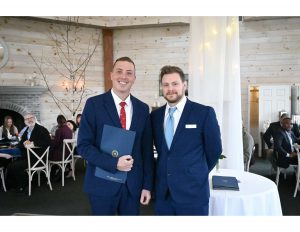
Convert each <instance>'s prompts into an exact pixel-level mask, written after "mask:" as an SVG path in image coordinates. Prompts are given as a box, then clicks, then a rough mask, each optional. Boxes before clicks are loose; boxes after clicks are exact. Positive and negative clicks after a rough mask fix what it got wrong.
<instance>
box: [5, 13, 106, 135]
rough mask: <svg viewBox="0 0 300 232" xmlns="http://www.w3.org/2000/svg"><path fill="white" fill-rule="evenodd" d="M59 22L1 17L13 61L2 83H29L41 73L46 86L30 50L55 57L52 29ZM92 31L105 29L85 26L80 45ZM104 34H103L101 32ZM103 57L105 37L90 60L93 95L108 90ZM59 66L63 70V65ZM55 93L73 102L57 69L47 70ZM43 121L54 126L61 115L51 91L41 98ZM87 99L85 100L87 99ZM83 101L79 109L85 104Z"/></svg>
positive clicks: (88, 73)
mask: <svg viewBox="0 0 300 232" xmlns="http://www.w3.org/2000/svg"><path fill="white" fill-rule="evenodd" d="M57 26H58V25H56V24H53V23H46V22H38V21H31V20H24V19H21V18H20V19H19V18H10V17H0V36H1V38H3V39H4V40H5V41H6V43H7V45H8V47H9V61H8V63H7V65H6V66H5V67H4V68H2V69H1V70H0V85H1V86H29V85H30V82H29V78H30V77H32V76H34V75H35V74H34V72H36V73H37V78H38V81H37V85H45V83H44V82H43V80H42V78H41V75H40V74H39V72H38V69H37V67H36V66H35V64H34V62H33V61H32V59H31V58H30V57H29V56H28V51H30V52H31V53H32V54H33V56H34V57H36V58H38V59H39V58H41V57H44V58H53V57H55V56H53V54H54V51H53V49H52V46H51V45H52V44H51V40H50V37H49V30H50V29H53V28H54V29H55V28H56V27H57ZM92 33H94V34H95V33H100V34H101V33H102V31H101V29H94V28H85V27H82V28H81V30H80V38H81V41H80V43H81V44H82V45H80V47H82V48H85V47H87V44H88V43H89V41H88V39H89V38H90V35H91V34H92ZM101 35H102V34H101ZM102 64H103V58H102V36H100V43H99V46H98V47H97V49H96V52H95V54H94V56H93V58H92V60H91V61H90V64H89V67H88V69H87V71H86V81H87V86H86V87H87V88H88V89H89V90H90V92H91V93H92V95H95V94H96V93H102V92H103V91H104V83H103V66H102ZM58 66H59V69H61V70H63V67H62V65H61V64H58ZM44 71H45V73H46V75H47V78H48V80H49V84H50V86H51V88H53V89H54V94H55V95H56V96H58V97H62V98H63V99H65V100H66V102H67V103H68V104H71V102H70V97H69V95H70V94H69V93H67V92H66V91H65V89H64V88H63V87H62V80H63V79H62V78H60V76H59V74H58V73H57V72H55V71H53V68H50V67H49V68H46V69H44ZM40 100H41V123H42V124H43V125H45V126H46V127H47V128H48V129H50V128H51V127H52V126H53V125H54V124H56V117H57V115H58V114H60V113H61V112H60V110H59V109H58V107H57V106H56V104H55V103H54V101H53V99H52V98H51V97H50V96H49V94H47V93H45V94H43V95H42V97H41V99H40ZM84 102H85V101H84ZM84 102H83V104H81V107H80V109H79V111H81V110H82V107H83V106H84ZM66 117H67V118H69V119H70V118H71V114H70V113H68V114H66Z"/></svg>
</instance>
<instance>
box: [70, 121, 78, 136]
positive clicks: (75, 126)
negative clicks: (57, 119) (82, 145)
mask: <svg viewBox="0 0 300 232" xmlns="http://www.w3.org/2000/svg"><path fill="white" fill-rule="evenodd" d="M67 126H68V127H69V128H70V130H71V131H72V133H73V138H74V139H76V140H77V134H78V133H77V131H78V130H77V125H76V123H75V122H74V121H73V120H68V121H67Z"/></svg>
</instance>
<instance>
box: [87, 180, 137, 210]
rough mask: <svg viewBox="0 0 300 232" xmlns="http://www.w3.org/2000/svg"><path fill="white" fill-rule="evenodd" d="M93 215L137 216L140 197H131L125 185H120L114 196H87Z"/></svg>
mask: <svg viewBox="0 0 300 232" xmlns="http://www.w3.org/2000/svg"><path fill="white" fill-rule="evenodd" d="M89 201H90V205H91V210H92V214H93V215H103V216H105V215H139V213H140V196H132V195H131V194H130V193H129V191H128V188H127V185H126V184H122V187H121V188H120V190H119V192H118V193H117V194H116V195H114V196H96V195H91V194H89Z"/></svg>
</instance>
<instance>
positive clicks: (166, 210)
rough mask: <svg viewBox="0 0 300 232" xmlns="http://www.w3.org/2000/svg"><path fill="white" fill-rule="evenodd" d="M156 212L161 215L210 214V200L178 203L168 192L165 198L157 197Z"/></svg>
mask: <svg viewBox="0 0 300 232" xmlns="http://www.w3.org/2000/svg"><path fill="white" fill-rule="evenodd" d="M155 214H156V215H161V216H170V215H178V216H180V215H181V216H192V215H193V216H208V202H207V203H204V204H203V203H198V202H193V203H191V204H182V203H180V204H179V203H176V202H175V201H174V200H173V199H172V197H171V195H170V193H169V192H168V193H167V195H166V197H165V198H156V199H155Z"/></svg>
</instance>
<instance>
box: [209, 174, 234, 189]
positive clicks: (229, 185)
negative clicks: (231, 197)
mask: <svg viewBox="0 0 300 232" xmlns="http://www.w3.org/2000/svg"><path fill="white" fill-rule="evenodd" d="M212 184H213V189H220V190H235V191H239V190H240V189H239V184H238V180H237V179H236V178H235V177H233V176H212Z"/></svg>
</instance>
